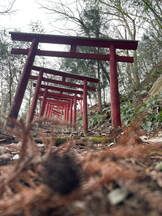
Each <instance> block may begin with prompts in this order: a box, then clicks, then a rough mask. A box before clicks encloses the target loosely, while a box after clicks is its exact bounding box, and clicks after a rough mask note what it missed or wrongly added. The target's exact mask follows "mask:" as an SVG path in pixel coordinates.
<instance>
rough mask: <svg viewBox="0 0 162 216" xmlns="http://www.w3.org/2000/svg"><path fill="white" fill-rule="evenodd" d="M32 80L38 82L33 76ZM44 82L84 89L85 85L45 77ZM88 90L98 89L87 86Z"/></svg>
mask: <svg viewBox="0 0 162 216" xmlns="http://www.w3.org/2000/svg"><path fill="white" fill-rule="evenodd" d="M30 79H32V80H37V79H38V76H33V75H31V76H30ZM62 79H65V77H62ZM42 81H44V82H47V83H54V84H59V85H64V86H69V87H74V88H81V89H83V85H80V84H77V83H71V82H65V81H61V80H55V79H49V78H44V77H43V79H42ZM87 90H88V91H96V87H90V86H87Z"/></svg>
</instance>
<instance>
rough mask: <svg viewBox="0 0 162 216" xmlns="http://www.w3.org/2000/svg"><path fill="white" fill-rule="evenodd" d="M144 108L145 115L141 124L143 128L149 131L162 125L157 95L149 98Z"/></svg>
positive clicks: (161, 111) (161, 109) (161, 114)
mask: <svg viewBox="0 0 162 216" xmlns="http://www.w3.org/2000/svg"><path fill="white" fill-rule="evenodd" d="M144 109H145V110H146V112H147V116H146V118H145V120H144V123H143V125H142V127H143V129H144V130H146V131H148V132H150V131H153V130H155V129H157V128H159V127H160V126H161V125H162V108H160V105H159V101H158V99H157V97H153V98H151V99H150V100H149V101H148V102H147V103H146V104H145V105H144Z"/></svg>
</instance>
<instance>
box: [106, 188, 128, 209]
mask: <svg viewBox="0 0 162 216" xmlns="http://www.w3.org/2000/svg"><path fill="white" fill-rule="evenodd" d="M127 196H128V191H127V190H126V189H125V188H118V189H115V190H113V191H111V192H110V193H109V194H108V199H109V201H110V203H111V204H112V205H117V204H119V203H121V202H123V201H124V200H125V198H126V197H127Z"/></svg>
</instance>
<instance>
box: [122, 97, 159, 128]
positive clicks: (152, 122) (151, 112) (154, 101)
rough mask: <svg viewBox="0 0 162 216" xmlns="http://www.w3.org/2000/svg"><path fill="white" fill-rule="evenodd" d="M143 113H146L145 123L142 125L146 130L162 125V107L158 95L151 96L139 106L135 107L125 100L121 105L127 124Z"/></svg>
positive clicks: (124, 120)
mask: <svg viewBox="0 0 162 216" xmlns="http://www.w3.org/2000/svg"><path fill="white" fill-rule="evenodd" d="M141 113H146V117H145V118H144V121H143V125H141V126H142V128H143V129H144V130H146V131H148V132H150V131H153V130H155V129H157V128H159V127H160V126H161V125H162V109H161V108H160V104H159V100H158V98H157V97H153V98H151V99H150V100H148V101H146V102H145V103H143V104H142V105H140V106H138V107H135V106H134V105H133V103H131V102H130V101H126V102H123V104H122V106H121V116H122V121H123V122H124V124H125V125H128V124H129V123H130V122H131V121H132V120H133V119H134V118H135V117H137V116H138V115H139V114H141Z"/></svg>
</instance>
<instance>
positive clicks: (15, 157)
mask: <svg viewBox="0 0 162 216" xmlns="http://www.w3.org/2000/svg"><path fill="white" fill-rule="evenodd" d="M19 158H20V156H19V154H16V155H14V156H13V158H12V160H18V159H19Z"/></svg>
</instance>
